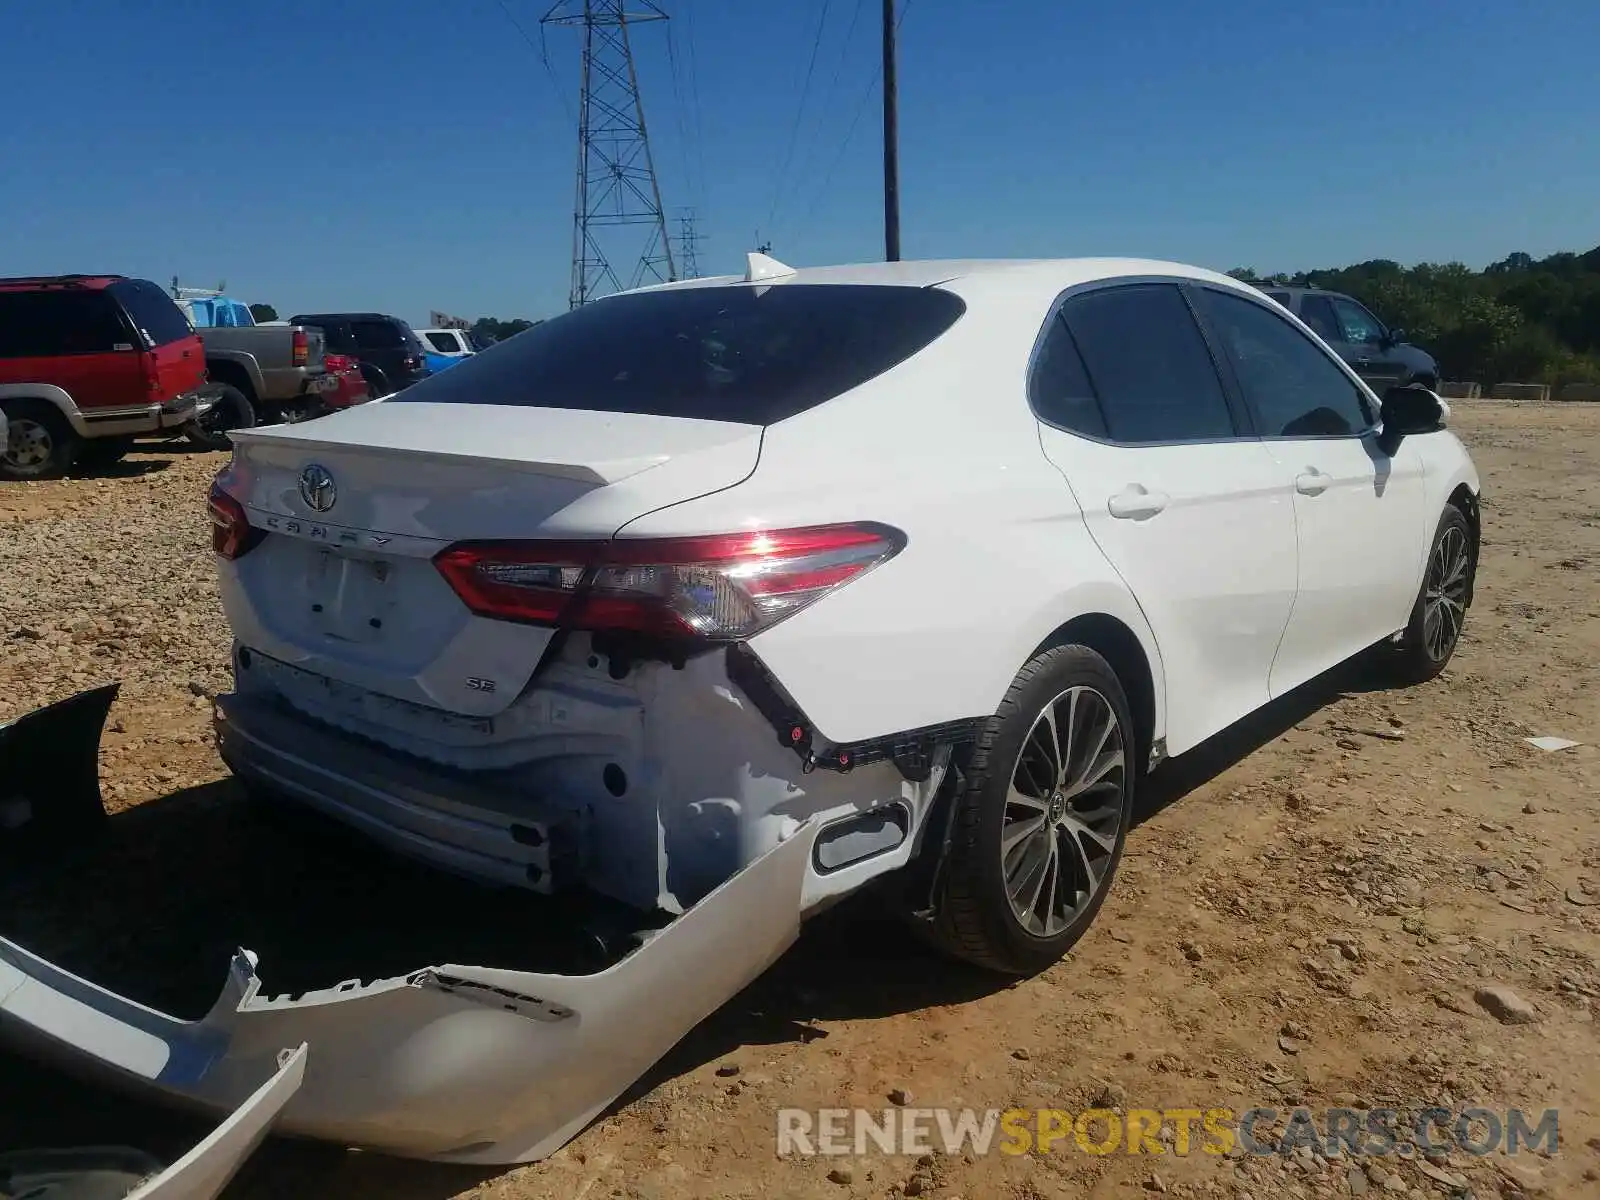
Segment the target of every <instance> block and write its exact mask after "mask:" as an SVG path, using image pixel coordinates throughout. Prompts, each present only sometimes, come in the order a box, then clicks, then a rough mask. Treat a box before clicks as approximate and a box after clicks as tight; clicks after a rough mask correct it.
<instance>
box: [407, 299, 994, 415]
mask: <svg viewBox="0 0 1600 1200" xmlns="http://www.w3.org/2000/svg"><path fill="white" fill-rule="evenodd" d="M964 311H965V305H963V303H962V302H961V300H960V299H959V298H958V297H957V296H955V295H954V294H952V293H950V292H945V291H940V290H938V289H936V288H913V287H898V286H867V285H860V284H782V285H777V286H764V287H751V286H748V285H726V284H723V285H710V286H702V287H690V288H682V289H668V290H664V291H656V292H640V293H631V294H623V295H618V296H608V297H606V298H605V299H603V300H598V301H595V302H594V303H591V304H587V305H584V306H583V307H581V308H578V309H574V310H573V311H571V312H568V313H564V314H563V315H561V316H559V317H554V318H552V319H550V320H548V321H545V322H543V323H541V324H539V325H535V326H534V327H533V328H532V329H528V330H525V331H523V332H522V333H519V334H517V336H516V337H514V338H510V339H508V340H506V341H504V342H499V343H496V344H495V345H494V346H491V347H490V348H489V349H487V350H486V351H484V352H483V353H481V354H478V355H475V356H474V357H472V358H470V359H468V360H466V361H465V362H463V363H461V364H460V365H459V366H457V367H454V368H452V369H451V370H450V371H448V372H445V373H443V374H441V375H436V376H434V377H433V378H431V379H426V380H423V381H422V382H421V383H419V384H417V385H415V386H414V387H411V388H408V389H407V390H406V391H405V392H403V393H401V394H400V395H399V396H396V397H395V398H394V400H393V401H391V403H408V404H502V405H522V406H528V407H536V408H569V409H591V410H596V411H601V412H631V413H645V414H650V415H654V416H668V417H690V418H697V419H701V420H711V421H740V422H746V423H749V424H757V425H770V424H772V423H773V422H775V421H781V420H783V419H784V418H785V417H790V416H793V415H794V414H795V413H798V412H802V411H804V410H805V409H808V408H811V407H813V406H815V405H817V404H821V403H822V402H823V401H825V400H829V399H831V398H833V397H834V396H838V395H840V394H842V393H844V392H847V391H849V390H850V389H851V388H854V387H856V386H858V385H859V384H862V383H865V382H866V381H867V380H869V379H871V378H873V377H874V376H877V375H881V374H882V373H883V372H885V371H887V370H889V368H891V367H893V366H895V365H896V364H897V363H900V362H903V361H904V360H905V359H907V358H910V357H911V356H912V355H913V354H916V353H917V352H918V351H919V350H922V349H923V348H924V347H926V346H927V345H928V344H929V343H931V342H933V341H934V340H935V339H936V338H938V337H939V336H940V335H941V334H943V333H944V332H945V331H946V330H947V329H949V328H950V326H951V325H953V324H954V323H955V321H956V320H957V319H958V318H959V317H960V316H961V314H962V313H963V312H964Z"/></svg>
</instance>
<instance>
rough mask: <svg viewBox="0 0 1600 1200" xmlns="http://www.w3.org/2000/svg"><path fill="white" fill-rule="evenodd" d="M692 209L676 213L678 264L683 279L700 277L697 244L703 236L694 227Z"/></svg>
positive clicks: (694, 219) (694, 215)
mask: <svg viewBox="0 0 1600 1200" xmlns="http://www.w3.org/2000/svg"><path fill="white" fill-rule="evenodd" d="M698 219H699V218H698V217H697V216H696V214H695V211H694V209H692V208H686V209H684V210H683V211H682V212H680V213H679V214H678V265H679V268H680V271H681V274H682V276H683V278H684V279H699V278H700V252H699V249H698V247H699V244H700V243H701V242H703V241H705V240H706V239H705V236H704V235H703V234H701V233H700V232H699V231H698V230H696V229H695V221H696V220H698Z"/></svg>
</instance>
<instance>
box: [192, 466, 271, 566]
mask: <svg viewBox="0 0 1600 1200" xmlns="http://www.w3.org/2000/svg"><path fill="white" fill-rule="evenodd" d="M206 510H207V511H208V512H209V513H210V514H211V548H212V549H213V550H215V551H216V552H217V553H218V554H220V555H221V556H222V557H223V558H226V559H229V560H230V561H231V560H232V559H236V558H238V557H240V556H241V555H243V554H245V553H247V552H248V551H250V550H252V549H254V547H255V545H256V544H257V543H258V542H259V541H260V540H261V538H262V536H263V534H262V531H261V530H259V529H253V528H251V526H250V517H249V515H248V514H246V512H245V511H244V505H242V504H240V503H239V502H238V501H237V500H235V499H234V498H233V497H232V496H230V495H228V493H227V492H225V491H223V490H222V488H221V487H219V486H218V485H217V484H215V483H213V484H212V485H211V495H210V496H209V497H208V498H207V500H206Z"/></svg>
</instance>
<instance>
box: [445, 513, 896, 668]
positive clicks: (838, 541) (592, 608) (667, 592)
mask: <svg viewBox="0 0 1600 1200" xmlns="http://www.w3.org/2000/svg"><path fill="white" fill-rule="evenodd" d="M904 544H905V539H904V538H903V537H902V535H901V534H900V533H899V532H897V531H896V530H892V529H888V528H886V527H884V526H881V525H869V524H860V525H826V526H820V527H814V528H809V529H783V530H771V531H766V532H761V533H731V534H719V535H716V536H712V537H690V538H666V539H659V540H658V539H638V540H632V541H628V540H623V541H615V542H477V543H464V544H461V545H457V546H452V547H450V548H449V549H447V550H444V551H442V552H441V553H440V554H439V555H438V556H437V557H436V558H435V559H434V562H435V564H436V565H437V566H438V568H439V571H440V572H441V573H442V574H443V575H444V577H445V579H446V580H447V581H448V582H449V584H450V586H451V587H452V588H454V589H455V592H456V594H457V595H458V596H460V597H461V599H462V601H463V602H465V604H466V605H467V607H468V608H470V609H471V610H472V611H473V612H475V613H477V614H478V615H479V616H484V617H493V618H495V619H497V620H502V621H519V622H523V623H527V624H535V625H561V626H563V627H566V628H569V629H585V630H607V629H617V630H631V631H635V632H639V633H651V634H660V635H665V636H671V637H696V638H704V639H708V640H711V641H737V640H740V639H742V638H748V637H753V636H754V635H755V634H757V633H760V632H761V631H762V630H763V629H766V628H768V627H770V626H772V625H774V624H776V623H777V622H778V621H781V620H782V619H783V618H784V617H787V616H789V615H790V614H791V613H794V612H797V611H798V610H800V609H801V608H804V607H805V606H806V605H808V604H810V603H812V602H813V601H815V600H817V599H819V598H820V597H822V596H824V595H826V594H827V593H829V592H831V591H833V590H834V589H835V588H839V587H842V586H843V585H844V584H846V583H849V582H850V581H851V580H853V579H856V578H859V577H860V576H861V575H863V574H865V573H866V572H867V571H870V570H871V569H872V568H873V567H875V566H877V565H878V564H879V563H882V562H886V561H887V560H889V559H890V558H893V557H894V556H895V555H896V554H897V553H899V551H900V548H901V546H903V545H904Z"/></svg>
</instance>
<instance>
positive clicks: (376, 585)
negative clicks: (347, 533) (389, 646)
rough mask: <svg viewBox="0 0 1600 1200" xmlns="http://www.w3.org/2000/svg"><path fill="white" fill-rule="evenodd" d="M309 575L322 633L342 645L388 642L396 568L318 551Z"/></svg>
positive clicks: (314, 621)
mask: <svg viewBox="0 0 1600 1200" xmlns="http://www.w3.org/2000/svg"><path fill="white" fill-rule="evenodd" d="M309 570H310V577H309V578H308V579H307V580H306V593H307V596H308V597H309V601H310V608H311V612H310V617H311V623H312V625H313V626H314V627H315V628H316V629H317V631H318V632H320V633H321V634H322V635H323V636H324V637H329V638H334V639H336V640H338V641H341V642H377V641H381V640H382V639H383V638H384V636H385V633H384V629H385V626H386V625H387V624H388V622H389V618H390V617H391V615H392V614H393V611H394V572H395V564H394V563H392V562H390V561H389V560H388V559H384V558H373V557H368V556H366V555H359V554H350V553H348V552H345V551H340V550H334V549H332V548H330V547H319V548H318V549H316V550H315V551H314V552H313V553H312V556H311V562H310V566H309Z"/></svg>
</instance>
